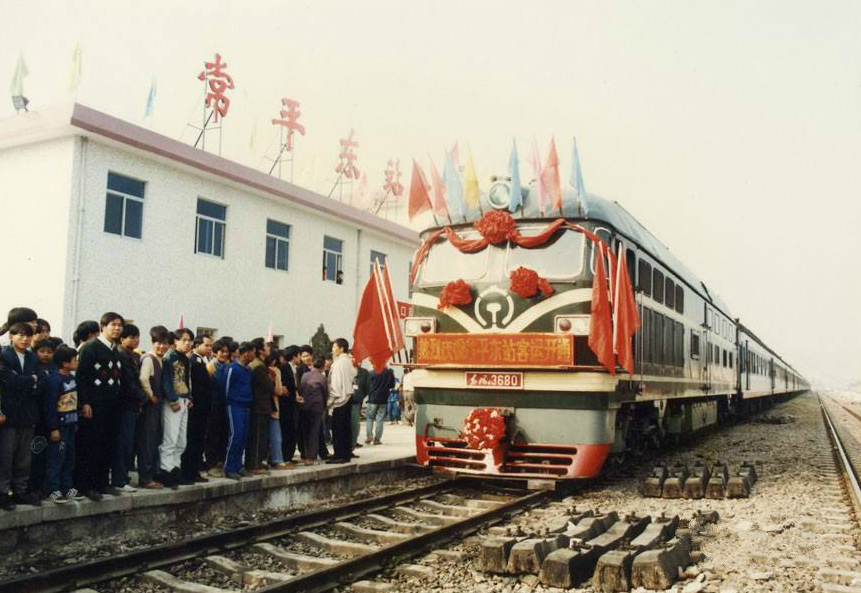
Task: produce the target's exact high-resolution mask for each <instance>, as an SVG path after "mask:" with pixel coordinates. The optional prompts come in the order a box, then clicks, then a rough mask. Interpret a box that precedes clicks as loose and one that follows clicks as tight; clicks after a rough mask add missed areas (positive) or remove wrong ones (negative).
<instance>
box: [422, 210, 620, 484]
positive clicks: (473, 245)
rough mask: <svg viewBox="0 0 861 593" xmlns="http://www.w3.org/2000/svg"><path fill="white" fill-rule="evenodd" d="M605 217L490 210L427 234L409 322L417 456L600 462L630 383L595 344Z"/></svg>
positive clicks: (454, 461)
mask: <svg viewBox="0 0 861 593" xmlns="http://www.w3.org/2000/svg"><path fill="white" fill-rule="evenodd" d="M574 222H576V224H572V223H574ZM596 230H597V229H595V228H594V225H593V224H591V223H588V222H578V221H574V220H572V219H571V218H561V217H560V218H558V219H548V218H519V219H514V218H512V217H511V216H510V215H509V214H508V213H507V212H505V211H490V212H486V213H485V214H484V215H483V216H481V217H480V218H479V220H478V221H477V222H475V224H460V225H450V226H448V227H447V228H436V229H430V230H428V231H426V232H424V233H423V234H422V240H423V246H422V248H421V249H420V250H419V252H418V254H417V258H416V262H415V264H414V269H413V277H412V314H411V316H410V317H409V318H408V319H407V320H406V323H405V328H406V334H407V335H408V336H410V337H412V338H414V359H413V363H412V365H411V366H412V369H411V373H410V375H409V382H410V383H411V384H412V388H413V390H414V399H415V404H416V417H415V426H416V450H417V459H418V461H419V463H421V464H424V465H429V466H432V467H434V468H439V469H444V470H450V471H455V472H458V473H471V474H487V475H497V476H507V477H518V478H527V479H574V478H589V477H594V476H595V475H597V474H598V473H599V471H600V469H601V467H602V465H603V464H604V462H605V460H606V459H607V456H608V455H609V454H610V453H611V451H612V450H613V448H614V445H616V443H615V440H616V439H615V430H614V426H615V415H616V409H617V408H618V405H619V401H621V400H620V397H621V395H619V393H618V390H617V385H618V384H619V381H618V379H617V378H616V377H615V376H612V375H611V374H609V373H607V372H605V370H604V369H603V367H602V366H601V365H600V364H599V363H598V361H597V360H596V357H595V354H593V352H592V351H591V349H590V348H589V346H588V336H589V330H590V308H591V302H592V280H593V277H594V274H595V265H596V259H595V251H596V250H595V249H594V243H593V241H590V240H589V238H588V236H589V235H590V234H591V233H593V232H595V231H596ZM592 236H594V235H592ZM617 446H618V445H617Z"/></svg>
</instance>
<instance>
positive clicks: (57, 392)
mask: <svg viewBox="0 0 861 593" xmlns="http://www.w3.org/2000/svg"><path fill="white" fill-rule="evenodd" d="M54 367H55V369H56V370H53V371H51V374H50V375H49V376H48V380H47V390H46V394H45V400H44V407H43V411H44V416H45V429H46V430H47V431H48V435H49V442H48V452H47V456H48V469H47V472H46V479H45V490H46V491H47V492H50V494H49V497H48V498H49V500H50V501H51V502H55V503H57V504H64V503H67V502H69V501H72V500H83V498H84V497H83V496H81V495H79V494H78V491H77V490H75V489H74V488H73V487H72V472H73V471H74V469H75V429H76V428H77V424H78V391H77V386H76V384H75V374H74V373H75V370H76V369H77V368H78V351H77V350H75V349H74V348H70V347H69V346H60V347H59V348H57V351H56V352H55V353H54Z"/></svg>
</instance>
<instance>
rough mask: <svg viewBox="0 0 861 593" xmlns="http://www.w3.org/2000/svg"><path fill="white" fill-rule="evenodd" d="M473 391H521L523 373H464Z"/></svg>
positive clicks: (467, 383) (467, 384)
mask: <svg viewBox="0 0 861 593" xmlns="http://www.w3.org/2000/svg"><path fill="white" fill-rule="evenodd" d="M466 386H467V387H472V388H473V389H523V373H466Z"/></svg>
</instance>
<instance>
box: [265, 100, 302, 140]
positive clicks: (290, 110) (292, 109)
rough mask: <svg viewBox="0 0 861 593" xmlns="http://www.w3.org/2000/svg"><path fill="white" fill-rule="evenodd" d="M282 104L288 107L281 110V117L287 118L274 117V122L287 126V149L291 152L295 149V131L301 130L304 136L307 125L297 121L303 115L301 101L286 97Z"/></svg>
mask: <svg viewBox="0 0 861 593" xmlns="http://www.w3.org/2000/svg"><path fill="white" fill-rule="evenodd" d="M281 105H282V106H284V107H287V109H282V110H281V117H283V118H285V119H273V120H272V123H273V124H274V125H279V126H284V127H285V128H287V142H286V143H285V144H286V150H287V151H288V152H289V151H291V150H293V132H294V131H296V132H299V133H300V134H302V135H303V136H304V135H305V126H303V125H302V124H300V123H299V122H297V121H296V120H298V119H299V116H300V115H302V112H301V111H299V101H294V100H293V99H288V98H287V97H284V98H283V99H281Z"/></svg>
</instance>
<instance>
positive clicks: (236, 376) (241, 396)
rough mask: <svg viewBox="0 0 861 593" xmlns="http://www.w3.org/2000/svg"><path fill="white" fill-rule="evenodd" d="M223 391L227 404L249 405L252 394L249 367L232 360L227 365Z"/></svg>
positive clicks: (244, 406)
mask: <svg viewBox="0 0 861 593" xmlns="http://www.w3.org/2000/svg"><path fill="white" fill-rule="evenodd" d="M224 386H225V389H224V391H225V392H226V393H227V405H229V406H241V407H243V408H249V407H251V401H252V400H253V399H254V396H253V395H252V393H251V369H250V368H248V367H246V366H243V365H242V363H241V362H239V361H238V360H234V361H233V362H231V363H230V364H229V365H228V366H227V378H226V379H225V380H224Z"/></svg>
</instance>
